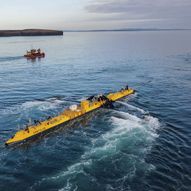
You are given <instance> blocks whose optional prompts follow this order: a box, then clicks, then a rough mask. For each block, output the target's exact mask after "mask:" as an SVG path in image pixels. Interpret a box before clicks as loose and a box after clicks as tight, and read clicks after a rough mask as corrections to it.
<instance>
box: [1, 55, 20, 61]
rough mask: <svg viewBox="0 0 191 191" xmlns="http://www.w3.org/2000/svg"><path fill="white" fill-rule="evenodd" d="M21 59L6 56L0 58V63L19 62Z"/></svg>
mask: <svg viewBox="0 0 191 191" xmlns="http://www.w3.org/2000/svg"><path fill="white" fill-rule="evenodd" d="M21 58H23V56H7V57H0V62H5V61H12V60H20V59H21Z"/></svg>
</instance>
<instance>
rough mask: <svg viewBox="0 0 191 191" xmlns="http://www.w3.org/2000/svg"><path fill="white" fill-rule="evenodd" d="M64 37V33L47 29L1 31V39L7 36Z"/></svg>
mask: <svg viewBox="0 0 191 191" xmlns="http://www.w3.org/2000/svg"><path fill="white" fill-rule="evenodd" d="M54 35H63V31H58V30H47V29H24V30H0V37H6V36H54Z"/></svg>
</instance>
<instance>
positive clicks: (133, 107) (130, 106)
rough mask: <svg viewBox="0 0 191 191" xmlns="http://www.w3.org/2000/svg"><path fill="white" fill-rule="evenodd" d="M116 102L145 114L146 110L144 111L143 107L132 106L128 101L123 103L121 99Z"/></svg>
mask: <svg viewBox="0 0 191 191" xmlns="http://www.w3.org/2000/svg"><path fill="white" fill-rule="evenodd" d="M117 103H120V104H122V105H124V106H127V107H128V108H129V109H132V110H136V111H139V112H141V113H142V114H146V113H147V112H146V111H144V110H143V109H141V108H139V107H136V106H133V105H130V104H128V103H125V102H122V101H117Z"/></svg>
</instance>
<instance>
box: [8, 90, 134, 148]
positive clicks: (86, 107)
mask: <svg viewBox="0 0 191 191" xmlns="http://www.w3.org/2000/svg"><path fill="white" fill-rule="evenodd" d="M133 93H134V90H133V89H130V88H128V87H126V88H125V89H121V90H120V91H118V92H115V93H110V94H108V95H107V96H104V95H98V96H91V97H90V98H88V99H87V100H83V101H81V103H80V104H79V105H73V106H71V107H69V108H68V109H66V110H65V111H64V112H62V113H61V114H60V115H59V116H56V117H53V118H49V119H47V120H45V121H42V122H40V121H38V122H37V123H38V124H35V125H32V126H30V127H27V128H25V129H24V130H20V131H18V132H17V133H16V134H15V135H14V136H13V137H12V138H10V139H9V140H8V141H6V143H5V144H6V145H9V144H13V143H18V142H22V141H24V140H27V139H29V138H31V137H33V136H36V135H38V134H41V133H44V132H46V131H48V130H50V129H53V128H54V127H56V126H58V125H60V124H63V123H66V122H69V121H71V120H73V119H76V118H78V117H81V116H83V115H84V114H86V113H89V112H91V111H94V110H96V109H98V108H100V107H102V106H105V105H109V104H111V103H112V102H114V101H117V100H119V99H121V98H123V97H125V96H128V95H130V94H133Z"/></svg>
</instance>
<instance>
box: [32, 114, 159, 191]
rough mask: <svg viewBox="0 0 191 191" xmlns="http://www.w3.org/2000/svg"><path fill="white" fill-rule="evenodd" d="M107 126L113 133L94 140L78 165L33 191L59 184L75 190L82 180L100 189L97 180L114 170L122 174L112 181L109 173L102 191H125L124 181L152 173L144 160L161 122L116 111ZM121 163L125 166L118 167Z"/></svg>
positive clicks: (65, 188) (148, 116) (153, 118)
mask: <svg viewBox="0 0 191 191" xmlns="http://www.w3.org/2000/svg"><path fill="white" fill-rule="evenodd" d="M116 114H117V116H118V117H116ZM108 122H109V123H110V126H111V127H112V129H111V130H110V131H108V132H106V133H104V134H103V135H101V136H100V137H98V138H95V139H92V140H91V145H90V146H89V147H88V149H87V150H86V151H85V153H84V154H83V155H81V157H80V159H79V160H78V162H76V163H74V164H73V165H71V166H69V167H67V169H65V170H63V171H62V172H60V173H58V174H56V175H54V176H51V177H44V178H43V179H41V180H40V181H38V182H36V183H35V184H34V185H33V186H32V187H31V190H33V189H35V188H39V187H41V186H42V185H44V184H46V183H48V184H49V185H50V184H54V183H56V184H57V185H60V187H61V189H60V190H75V189H76V188H79V185H80V177H83V178H85V179H86V180H87V181H88V182H91V184H92V185H94V186H98V185H99V181H98V176H102V174H104V173H106V172H110V170H111V168H114V169H115V168H116V170H117V171H120V175H119V177H118V178H116V177H115V178H113V179H112V176H111V174H112V173H111V174H110V173H108V182H107V180H106V179H105V185H102V186H103V187H105V188H103V189H105V190H109V187H108V185H109V184H110V188H111V187H113V186H115V185H116V184H117V183H119V187H118V190H122V189H124V188H123V183H124V181H128V180H130V179H132V178H133V177H134V176H136V173H140V172H141V173H143V174H144V173H146V172H148V171H150V170H152V169H153V168H154V167H153V166H152V165H151V164H148V163H146V162H145V160H144V158H145V156H146V154H147V153H148V151H149V150H150V149H151V146H152V143H153V141H154V140H155V139H156V137H157V136H158V135H157V132H156V130H157V129H158V128H159V127H160V122H159V120H158V119H157V118H155V117H152V116H150V115H144V116H143V118H139V117H137V116H136V115H132V114H130V113H127V112H122V111H114V112H113V114H112V116H111V117H110V119H109V121H108ZM120 160H122V161H121V164H123V165H122V166H120V165H119V161H120ZM107 168H108V169H107ZM87 169H88V170H87ZM97 169H98V172H96V170H97ZM95 172H96V173H95ZM111 180H112V181H113V184H111ZM78 181H79V182H78ZM121 186H122V187H121Z"/></svg>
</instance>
